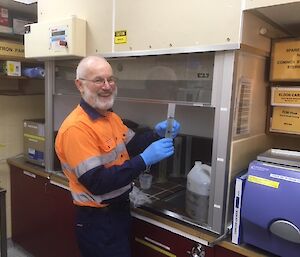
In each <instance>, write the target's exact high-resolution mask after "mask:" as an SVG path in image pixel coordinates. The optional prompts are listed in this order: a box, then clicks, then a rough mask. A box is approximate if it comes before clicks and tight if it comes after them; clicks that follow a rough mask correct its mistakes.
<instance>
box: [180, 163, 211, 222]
mask: <svg viewBox="0 0 300 257" xmlns="http://www.w3.org/2000/svg"><path fill="white" fill-rule="evenodd" d="M210 174H211V167H210V166H208V165H206V164H202V163H201V162H200V161H195V165H194V167H193V168H192V169H191V170H190V172H189V173H188V175H187V187H186V199H185V210H186V213H187V214H188V215H189V216H190V217H191V218H193V219H194V220H195V221H197V222H199V223H207V218H208V205H209V191H210V181H211V177H210Z"/></svg>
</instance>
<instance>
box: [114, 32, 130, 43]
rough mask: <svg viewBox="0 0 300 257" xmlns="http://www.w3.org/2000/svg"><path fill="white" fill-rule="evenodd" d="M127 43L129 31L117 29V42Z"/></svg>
mask: <svg viewBox="0 0 300 257" xmlns="http://www.w3.org/2000/svg"><path fill="white" fill-rule="evenodd" d="M126 43H127V31H126V30H118V31H115V44H126Z"/></svg>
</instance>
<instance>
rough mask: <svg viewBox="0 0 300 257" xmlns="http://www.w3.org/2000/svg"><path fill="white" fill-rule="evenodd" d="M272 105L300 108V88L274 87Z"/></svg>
mask: <svg viewBox="0 0 300 257" xmlns="http://www.w3.org/2000/svg"><path fill="white" fill-rule="evenodd" d="M271 105H273V106H289V107H300V87H296V86H295V87H272V89H271Z"/></svg>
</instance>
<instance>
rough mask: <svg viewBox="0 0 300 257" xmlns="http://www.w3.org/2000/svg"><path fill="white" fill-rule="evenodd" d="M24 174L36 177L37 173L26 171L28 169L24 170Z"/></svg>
mask: <svg viewBox="0 0 300 257" xmlns="http://www.w3.org/2000/svg"><path fill="white" fill-rule="evenodd" d="M23 174H24V175H26V176H29V177H32V178H36V175H35V174H33V173H31V172H29V171H26V170H23Z"/></svg>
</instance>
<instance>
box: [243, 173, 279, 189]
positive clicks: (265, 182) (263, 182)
mask: <svg viewBox="0 0 300 257" xmlns="http://www.w3.org/2000/svg"><path fill="white" fill-rule="evenodd" d="M248 181H249V182H252V183H256V184H260V185H263V186H268V187H273V188H278V187H279V182H277V181H274V180H270V179H266V178H261V177H257V176H252V175H249V176H248Z"/></svg>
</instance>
